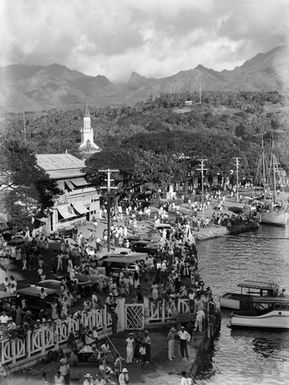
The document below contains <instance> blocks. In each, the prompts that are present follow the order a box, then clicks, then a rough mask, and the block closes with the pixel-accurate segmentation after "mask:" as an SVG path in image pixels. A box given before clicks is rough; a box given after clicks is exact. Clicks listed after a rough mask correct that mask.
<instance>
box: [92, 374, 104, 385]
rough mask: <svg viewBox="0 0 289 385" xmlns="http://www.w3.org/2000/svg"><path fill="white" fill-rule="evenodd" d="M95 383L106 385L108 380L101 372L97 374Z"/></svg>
mask: <svg viewBox="0 0 289 385" xmlns="http://www.w3.org/2000/svg"><path fill="white" fill-rule="evenodd" d="M94 385H106V381H105V379H104V378H103V377H102V375H101V374H100V373H99V374H97V376H96V379H95V381H94Z"/></svg>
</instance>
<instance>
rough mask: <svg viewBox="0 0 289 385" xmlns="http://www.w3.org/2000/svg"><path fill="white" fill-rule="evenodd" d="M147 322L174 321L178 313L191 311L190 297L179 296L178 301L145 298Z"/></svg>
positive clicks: (147, 323) (148, 323)
mask: <svg viewBox="0 0 289 385" xmlns="http://www.w3.org/2000/svg"><path fill="white" fill-rule="evenodd" d="M144 308H145V324H146V325H147V326H149V325H152V324H158V323H165V322H172V321H174V320H175V319H176V317H177V316H178V315H181V314H188V313H190V305H189V300H188V299H185V298H184V299H182V298H179V299H178V300H177V301H174V300H169V301H166V300H165V299H162V300H157V301H152V300H150V299H149V298H145V300H144Z"/></svg>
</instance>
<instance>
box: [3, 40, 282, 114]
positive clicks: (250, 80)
mask: <svg viewBox="0 0 289 385" xmlns="http://www.w3.org/2000/svg"><path fill="white" fill-rule="evenodd" d="M288 57H289V55H288V47H287V46H280V47H275V48H273V49H272V50H270V51H268V52H265V53H258V54H257V55H255V56H254V57H252V58H251V59H249V60H247V61H245V62H244V63H243V64H242V65H241V66H238V67H236V68H234V69H233V70H222V71H216V70H214V69H211V68H207V67H205V66H203V65H202V64H199V65H198V66H196V67H195V68H193V69H188V70H183V71H179V72H177V73H175V74H172V75H169V76H166V77H162V78H153V77H145V76H143V75H141V74H139V73H137V72H133V73H132V74H131V76H130V78H129V80H128V81H127V83H114V82H112V81H110V79H108V78H107V77H105V76H103V75H100V74H99V75H96V76H89V75H86V74H84V73H82V72H80V71H77V70H72V69H70V68H68V67H66V66H64V65H62V64H58V63H52V64H49V65H48V66H43V65H31V66H29V65H22V64H11V65H9V66H6V67H0V81H1V84H2V87H1V89H0V108H1V109H2V110H3V111H11V112H22V111H39V110H41V109H43V110H47V109H50V108H59V109H75V108H79V107H81V106H83V104H84V103H86V102H88V103H89V104H90V105H92V106H94V107H105V106H107V105H122V104H129V105H132V104H134V103H136V102H138V101H142V100H144V99H146V98H148V97H149V96H153V97H156V96H159V95H160V94H161V93H179V92H193V91H198V90H199V88H200V85H201V87H202V90H204V91H235V90H238V91H239V90H244V91H280V89H281V88H282V82H281V78H280V76H281V77H282V76H283V75H284V74H285V73H286V71H287V68H288V66H289V59H288Z"/></svg>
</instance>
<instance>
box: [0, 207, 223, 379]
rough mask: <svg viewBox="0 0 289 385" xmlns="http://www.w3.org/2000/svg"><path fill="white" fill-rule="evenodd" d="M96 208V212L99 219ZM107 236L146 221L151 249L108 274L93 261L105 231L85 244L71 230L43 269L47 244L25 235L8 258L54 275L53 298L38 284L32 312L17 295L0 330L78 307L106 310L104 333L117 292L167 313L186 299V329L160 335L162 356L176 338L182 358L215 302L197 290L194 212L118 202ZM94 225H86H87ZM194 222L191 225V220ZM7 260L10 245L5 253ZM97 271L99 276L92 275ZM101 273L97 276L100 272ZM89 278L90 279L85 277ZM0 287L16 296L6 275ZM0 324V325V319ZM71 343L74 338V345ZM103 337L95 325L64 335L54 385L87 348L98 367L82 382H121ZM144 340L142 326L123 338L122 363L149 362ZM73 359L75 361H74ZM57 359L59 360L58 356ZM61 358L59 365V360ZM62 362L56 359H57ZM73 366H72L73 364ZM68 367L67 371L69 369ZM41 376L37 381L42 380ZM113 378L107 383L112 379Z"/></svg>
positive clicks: (172, 353)
mask: <svg viewBox="0 0 289 385" xmlns="http://www.w3.org/2000/svg"><path fill="white" fill-rule="evenodd" d="M170 212H173V213H174V214H176V215H175V223H174V224H172V223H171V224H172V226H170V227H167V228H166V227H164V228H162V229H160V230H158V229H157V228H158V225H159V224H161V223H163V222H166V221H167V220H168V218H169V217H170V215H169V213H170ZM104 213H105V210H104V211H103V217H104V216H105V214H104ZM113 219H114V221H113V222H112V227H111V234H110V239H111V242H112V245H113V246H116V247H117V246H123V247H126V248H129V247H130V246H131V244H130V241H129V239H128V231H129V230H130V231H131V230H135V229H136V228H137V227H138V222H139V221H141V220H143V219H147V220H150V221H152V219H153V221H154V225H155V230H154V232H155V233H157V234H158V248H157V249H156V250H155V251H154V252H153V253H151V254H149V255H148V256H147V257H146V259H145V260H144V261H140V262H136V264H135V266H136V268H135V270H134V271H131V270H129V269H125V270H120V271H118V272H117V273H115V272H114V274H112V273H110V272H109V271H107V272H104V271H103V270H101V268H102V262H101V259H100V258H99V253H100V251H101V247H102V245H105V244H106V242H107V240H108V236H107V231H104V232H103V234H102V237H99V236H95V237H94V239H93V241H94V242H95V244H94V247H93V248H92V247H91V242H90V244H88V242H87V241H88V239H87V238H86V237H85V236H84V235H83V234H82V233H81V232H80V231H78V230H77V229H75V230H74V232H73V241H72V240H67V239H65V238H64V237H61V238H59V239H58V243H59V248H58V249H57V250H55V251H52V258H51V261H50V265H49V268H50V271H49V272H48V271H47V269H46V270H45V263H44V259H45V258H44V255H45V253H46V252H47V251H48V250H49V248H50V241H49V238H48V237H46V236H45V235H42V234H36V235H31V234H30V233H29V231H27V232H26V233H25V245H24V247H21V249H20V248H19V249H20V251H17V250H18V249H17V248H16V255H18V257H17V258H15V260H16V263H18V265H19V266H22V269H23V270H28V271H33V272H34V273H36V274H37V280H38V281H41V280H44V279H45V278H54V279H55V278H56V279H58V280H59V287H58V289H57V295H56V296H54V299H53V301H51V300H50V301H48V294H47V292H46V289H45V288H43V289H41V292H40V293H39V299H40V302H41V304H42V305H43V306H42V307H41V309H40V310H39V312H38V314H37V315H35V314H34V313H33V312H32V311H31V310H30V309H29V307H28V305H27V303H26V302H25V299H23V298H20V297H19V298H17V297H16V298H17V299H16V301H15V302H14V303H13V304H12V307H11V309H9V310H10V311H9V315H7V313H5V312H4V313H3V314H2V316H1V317H0V322H1V325H2V330H4V329H5V330H6V331H10V330H12V329H13V330H14V329H17V328H22V330H23V326H25V325H31V324H33V325H34V327H37V326H39V325H41V324H43V323H45V322H51V321H52V322H53V321H55V320H56V319H58V318H63V319H65V318H66V317H68V316H71V317H77V316H78V315H79V313H80V312H81V311H85V312H90V311H93V310H96V309H99V308H102V307H107V310H108V311H109V312H110V314H111V318H112V338H114V337H116V333H117V313H116V312H115V307H116V303H117V297H120V296H122V297H125V298H126V301H127V302H135V303H142V302H143V299H144V296H147V297H148V298H149V299H150V301H151V302H152V303H154V304H157V303H158V302H159V301H163V300H165V301H166V303H167V304H168V306H169V307H170V309H171V311H172V313H175V315H177V302H178V299H180V298H181V299H187V300H188V302H189V306H190V312H191V314H192V317H191V320H192V322H191V324H190V323H188V325H186V329H184V328H180V330H179V332H177V330H176V329H175V328H171V329H170V331H169V333H168V336H167V341H168V359H169V360H173V359H174V358H175V357H176V355H177V349H176V343H177V341H179V343H180V351H179V354H180V356H181V357H185V356H186V357H188V349H187V344H188V343H189V341H190V336H191V334H192V333H193V332H194V331H197V330H198V331H203V329H204V327H206V323H207V322H208V317H211V316H212V317H214V316H215V315H216V306H215V303H214V302H213V297H212V290H211V288H210V287H205V284H204V282H203V280H202V279H201V277H200V274H199V271H198V257H197V250H196V245H195V239H194V236H193V230H194V228H195V225H196V220H198V219H197V216H195V215H193V216H192V217H191V216H188V215H184V214H182V213H181V212H178V210H177V209H176V207H171V206H169V205H167V204H165V205H161V206H160V207H159V209H158V210H157V211H155V210H154V212H153V210H151V208H150V206H149V205H148V204H147V202H145V205H144V204H143V203H140V202H133V203H131V202H127V204H126V207H124V208H122V207H121V206H120V207H118V208H117V210H116V213H115V215H114V216H113ZM97 226H98V224H97V223H96V224H95V225H94V227H95V230H96V229H97ZM197 226H199V225H198V224H197ZM7 250H8V253H9V252H10V253H11V255H10V257H12V258H13V256H12V254H13V253H14V251H12V248H11V249H10V251H9V248H8V249H7ZM100 271H101V273H100ZM104 273H105V274H104ZM92 277H94V280H92ZM86 281H90V282H92V284H91V285H90V286H89V287H88V290H87V291H86V290H85V285H82V283H84V282H86ZM3 289H4V290H5V291H7V293H12V294H14V293H16V291H17V281H16V280H15V278H14V277H13V276H10V277H8V276H7V277H6V279H5V282H4V285H3ZM2 321H3V322H2ZM79 342H81V343H80V344H79ZM110 342H111V340H110V341H108V342H106V343H107V348H106V349H107V352H105V346H103V345H105V343H104V344H103V343H102V342H101V341H99V336H98V333H97V330H89V329H88V328H85V327H83V328H82V329H81V330H80V332H79V336H78V341H76V339H75V336H70V340H69V341H68V343H69V346H70V348H71V353H70V355H69V357H66V356H65V355H64V356H63V357H61V358H60V361H59V362H60V369H59V372H58V373H57V374H56V375H55V379H54V380H55V384H62V383H69V382H67V381H68V378H69V374H70V373H69V372H70V370H71V368H72V367H73V365H74V366H76V365H75V364H77V362H79V360H80V357H81V355H84V356H85V354H88V353H90V356H89V357H90V359H91V360H92V362H95V363H97V364H98V369H99V370H98V373H97V376H96V378H95V379H94V378H92V376H91V375H90V374H87V376H86V377H85V379H84V382H83V384H84V385H87V384H92V383H94V384H103V385H104V384H112V383H116V382H118V383H119V384H120V385H123V384H126V383H128V374H127V368H123V360H122V359H121V357H120V356H119V355H116V358H115V361H114V363H113V364H112V365H111V366H109V365H107V357H108V356H107V353H108V352H111V351H114V348H113V346H112V345H111V343H110ZM151 342H152V341H151V339H150V335H149V332H148V331H145V332H144V333H143V335H140V333H137V335H130V336H128V337H127V339H126V340H125V342H124V343H125V345H126V358H125V361H126V364H127V365H131V364H132V363H133V362H141V364H142V365H146V364H149V363H150V362H151ZM75 357H76V358H77V359H76V358H75ZM61 360H62V361H61ZM66 361H67V365H66ZM63 362H64V364H63ZM73 363H74V364H73ZM69 368H70V369H69ZM44 380H45V379H44ZM114 381H115V382H114Z"/></svg>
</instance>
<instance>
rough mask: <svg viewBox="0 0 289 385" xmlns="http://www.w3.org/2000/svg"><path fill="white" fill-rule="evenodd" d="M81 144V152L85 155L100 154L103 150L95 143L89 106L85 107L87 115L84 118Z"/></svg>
mask: <svg viewBox="0 0 289 385" xmlns="http://www.w3.org/2000/svg"><path fill="white" fill-rule="evenodd" d="M80 132H81V143H80V146H79V150H80V151H84V152H85V153H94V152H99V151H101V149H100V148H99V147H98V146H97V145H96V144H95V143H94V139H93V128H92V127H91V117H90V113H89V109H88V105H87V104H86V105H85V113H84V117H83V127H82V129H81V131H80Z"/></svg>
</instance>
